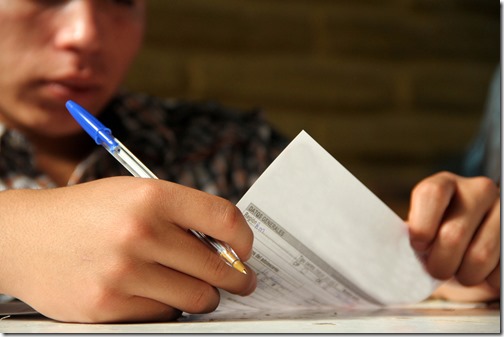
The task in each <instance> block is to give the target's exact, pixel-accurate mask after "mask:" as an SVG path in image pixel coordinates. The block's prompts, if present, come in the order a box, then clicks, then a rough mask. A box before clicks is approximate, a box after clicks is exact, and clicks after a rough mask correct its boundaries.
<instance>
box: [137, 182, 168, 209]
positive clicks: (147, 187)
mask: <svg viewBox="0 0 504 337" xmlns="http://www.w3.org/2000/svg"><path fill="white" fill-rule="evenodd" d="M163 193H165V190H164V189H163V187H162V186H161V185H160V184H159V183H158V181H157V180H154V179H138V185H137V186H136V189H135V195H136V196H137V197H138V198H139V199H138V200H139V201H140V202H143V203H146V204H147V205H150V204H152V203H153V202H155V201H157V200H159V199H161V198H163Z"/></svg>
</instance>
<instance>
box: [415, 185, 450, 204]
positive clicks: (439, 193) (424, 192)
mask: <svg viewBox="0 0 504 337" xmlns="http://www.w3.org/2000/svg"><path fill="white" fill-rule="evenodd" d="M446 188H447V186H446V183H441V182H439V181H433V180H425V181H422V182H420V183H419V184H418V185H416V186H415V188H414V189H413V192H412V196H413V198H415V199H427V198H429V199H434V200H435V201H439V200H441V199H442V198H443V196H444V194H445V191H446Z"/></svg>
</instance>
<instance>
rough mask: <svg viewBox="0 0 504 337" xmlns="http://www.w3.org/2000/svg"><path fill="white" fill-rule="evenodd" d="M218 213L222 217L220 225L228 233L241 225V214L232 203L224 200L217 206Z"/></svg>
mask: <svg viewBox="0 0 504 337" xmlns="http://www.w3.org/2000/svg"><path fill="white" fill-rule="evenodd" d="M215 207H216V212H217V214H219V216H220V223H221V225H222V226H223V228H224V230H225V231H227V232H233V231H235V229H236V228H237V225H238V223H239V221H238V219H239V217H240V216H241V212H240V210H239V209H238V207H236V206H235V205H233V204H232V203H231V202H230V201H228V200H224V199H222V200H221V201H220V202H218V203H216V204H215Z"/></svg>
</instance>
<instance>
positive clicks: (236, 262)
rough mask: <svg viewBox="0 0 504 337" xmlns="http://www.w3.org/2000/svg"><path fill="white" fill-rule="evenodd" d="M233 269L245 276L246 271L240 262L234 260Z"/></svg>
mask: <svg viewBox="0 0 504 337" xmlns="http://www.w3.org/2000/svg"><path fill="white" fill-rule="evenodd" d="M233 268H234V269H236V270H238V271H239V272H240V273H242V274H247V269H246V268H245V265H244V264H243V263H242V262H241V261H240V260H236V261H235V262H233Z"/></svg>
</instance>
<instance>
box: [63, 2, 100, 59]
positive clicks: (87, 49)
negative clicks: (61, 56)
mask: <svg viewBox="0 0 504 337" xmlns="http://www.w3.org/2000/svg"><path fill="white" fill-rule="evenodd" d="M99 1H102V0H99ZM62 6H63V7H62V8H61V11H60V13H59V14H60V15H59V18H58V20H57V21H56V23H55V25H56V27H55V28H56V32H55V36H54V44H55V45H56V47H57V48H60V49H66V50H73V51H77V52H79V53H93V52H95V51H97V50H98V49H99V48H100V33H101V32H100V22H99V9H98V8H97V6H96V2H95V1H94V0H71V1H68V2H66V3H65V4H64V5H62Z"/></svg>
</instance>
